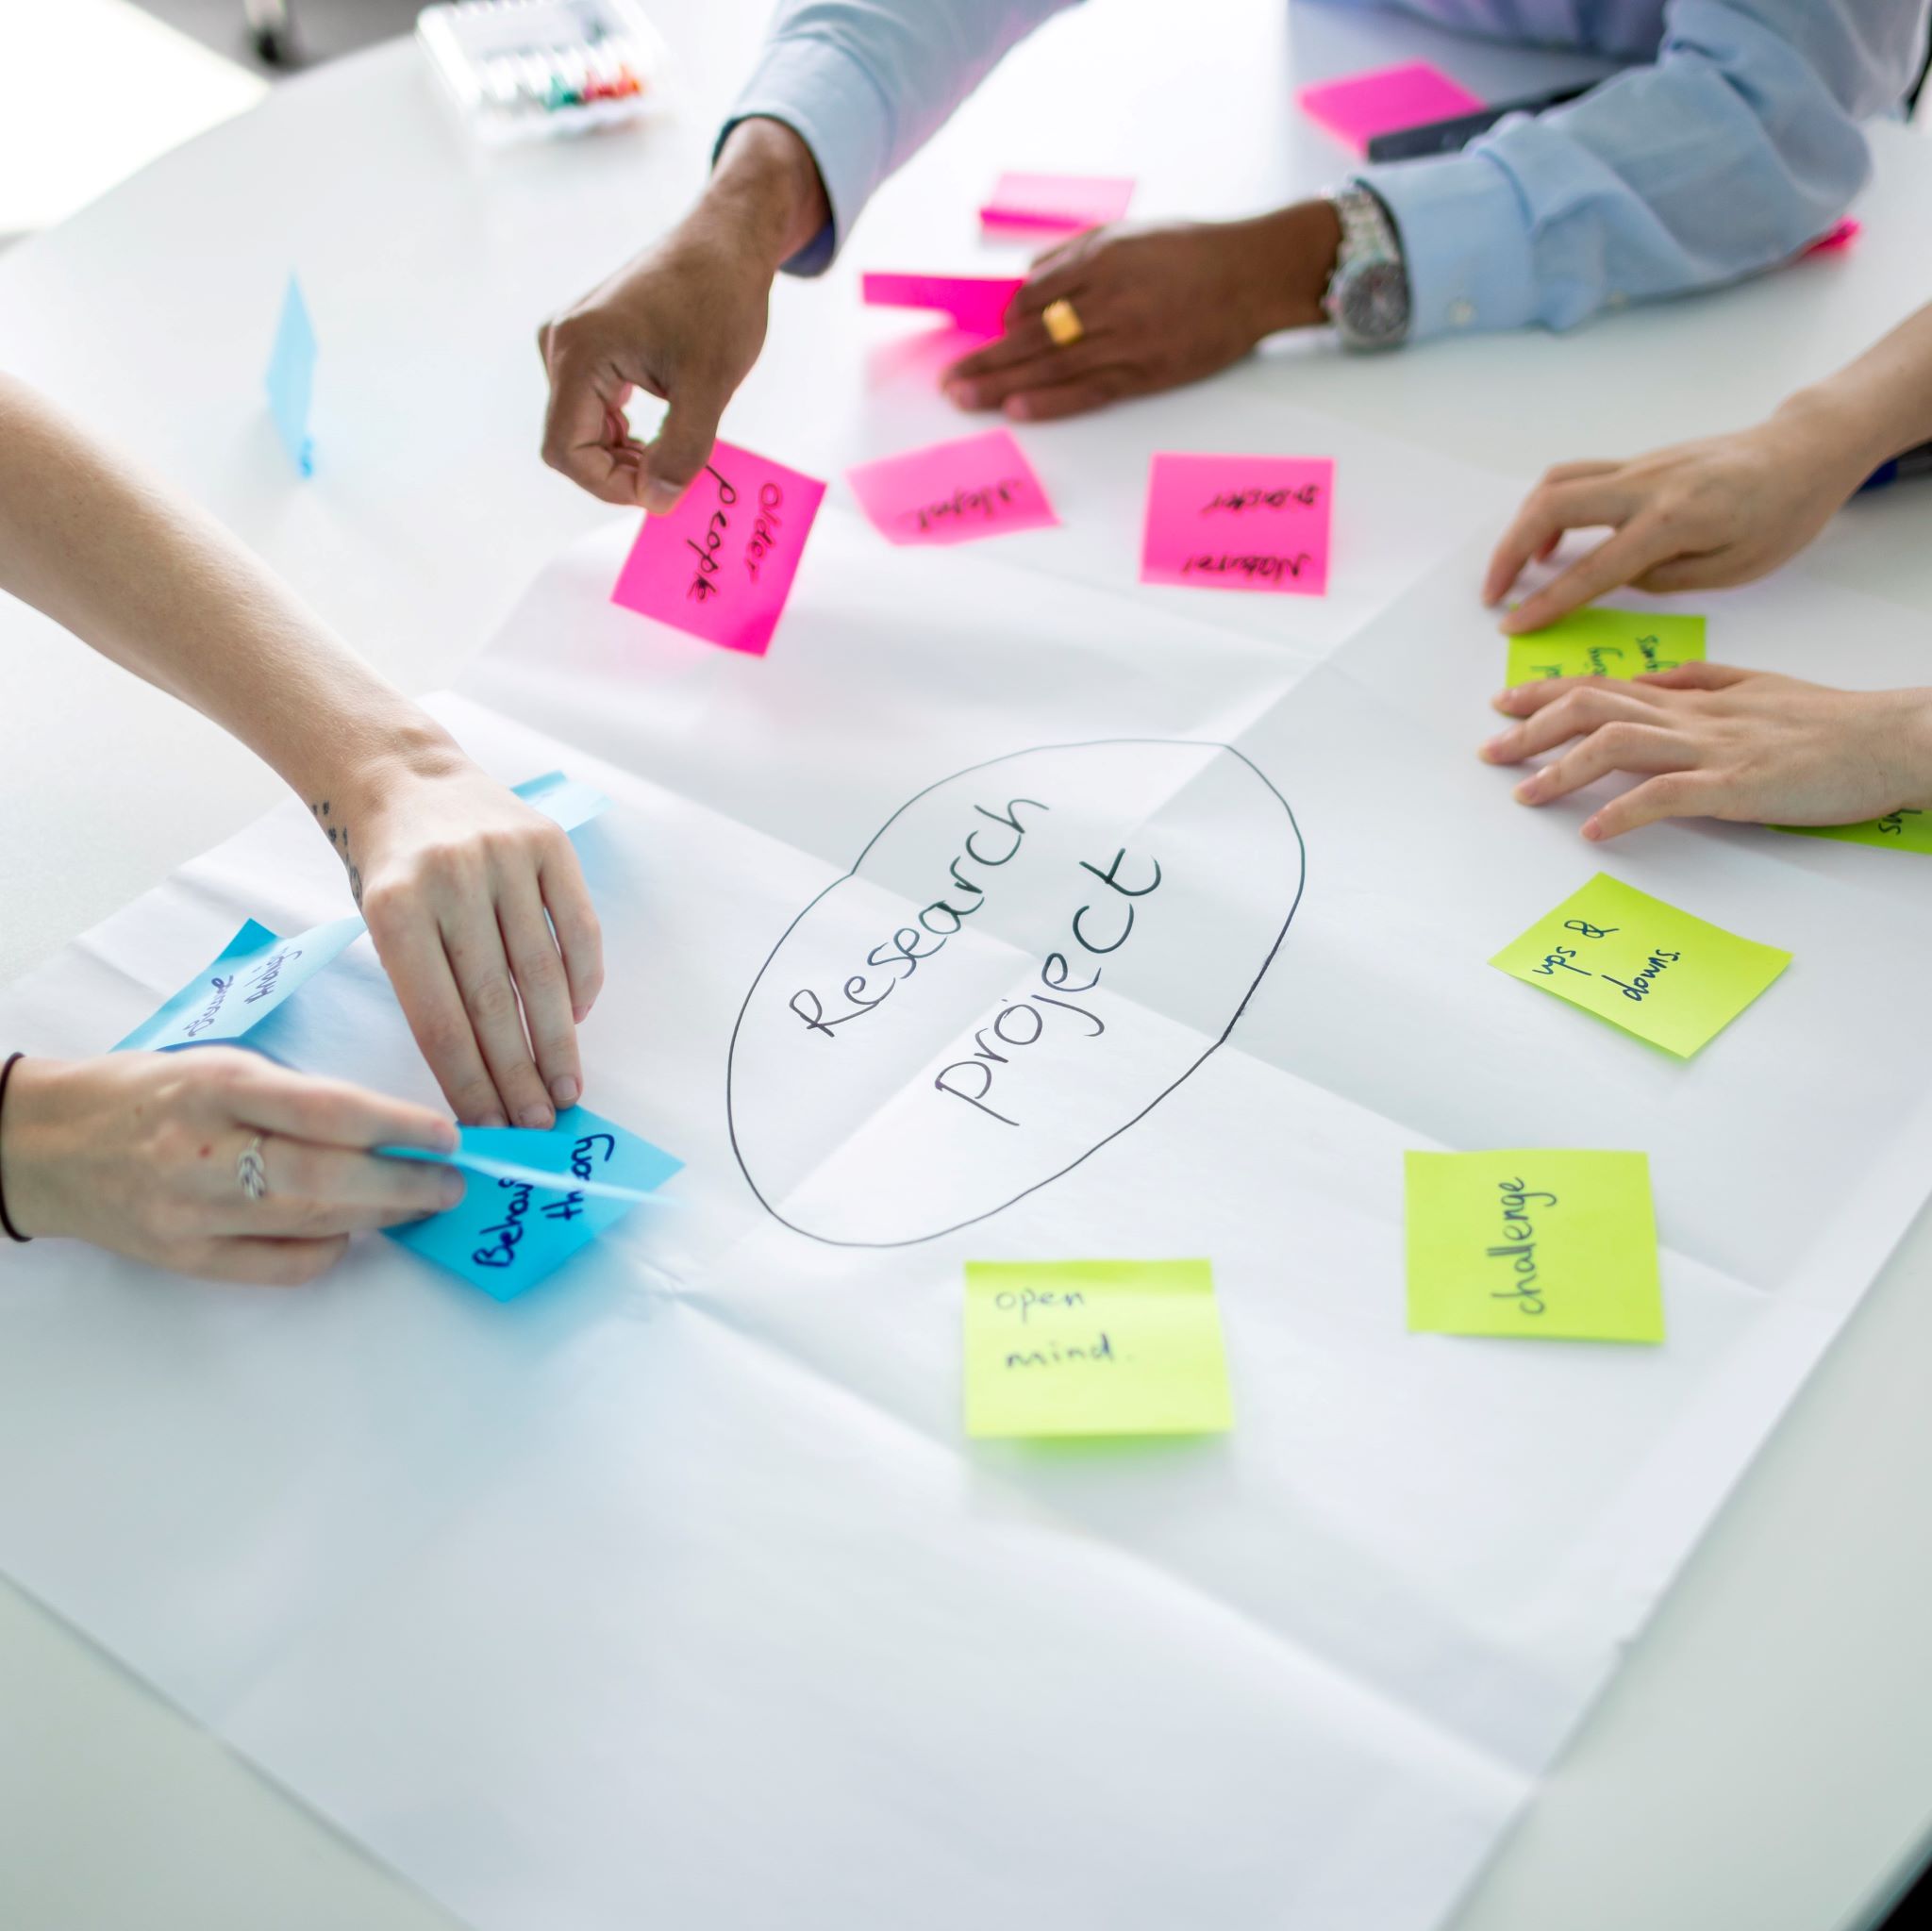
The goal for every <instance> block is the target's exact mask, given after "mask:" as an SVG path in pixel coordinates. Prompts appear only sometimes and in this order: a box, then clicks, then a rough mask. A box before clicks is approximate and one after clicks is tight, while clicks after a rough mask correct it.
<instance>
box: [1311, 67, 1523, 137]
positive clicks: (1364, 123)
mask: <svg viewBox="0 0 1932 1931" xmlns="http://www.w3.org/2000/svg"><path fill="white" fill-rule="evenodd" d="M1295 99H1296V101H1297V102H1299V103H1300V105H1301V109H1302V112H1303V113H1305V114H1307V116H1308V118H1309V119H1310V120H1313V121H1319V122H1320V123H1321V124H1322V125H1323V126H1324V127H1325V128H1327V130H1328V131H1329V133H1330V134H1332V135H1334V136H1335V137H1336V139H1337V140H1339V141H1346V142H1347V143H1348V145H1349V146H1350V147H1352V148H1354V150H1355V151H1356V153H1357V154H1366V153H1367V152H1368V147H1369V142H1370V141H1373V140H1374V138H1375V137H1376V135H1378V134H1395V133H1399V132H1400V131H1401V130H1402V129H1403V128H1405V127H1421V126H1423V125H1424V124H1425V123H1427V122H1430V121H1453V120H1456V119H1457V118H1458V117H1459V116H1461V115H1464V114H1476V113H1480V112H1481V111H1482V109H1483V108H1486V107H1487V106H1488V105H1489V103H1488V102H1487V101H1485V100H1483V99H1482V98H1481V97H1480V96H1479V95H1476V94H1473V93H1471V92H1470V91H1469V90H1468V89H1467V88H1466V87H1464V86H1462V85H1461V83H1460V82H1459V81H1454V80H1451V79H1450V77H1449V76H1448V75H1446V74H1444V73H1443V72H1442V70H1441V68H1440V67H1431V66H1430V65H1429V63H1428V62H1427V61H1426V60H1409V61H1407V62H1405V63H1404V64H1403V65H1401V66H1399V67H1378V68H1377V69H1375V71H1374V73H1372V74H1352V75H1349V77H1348V78H1347V79H1346V80H1330V81H1324V83H1323V84H1322V85H1321V86H1320V87H1305V88H1303V89H1302V90H1301V92H1299V93H1297V94H1296V95H1295Z"/></svg>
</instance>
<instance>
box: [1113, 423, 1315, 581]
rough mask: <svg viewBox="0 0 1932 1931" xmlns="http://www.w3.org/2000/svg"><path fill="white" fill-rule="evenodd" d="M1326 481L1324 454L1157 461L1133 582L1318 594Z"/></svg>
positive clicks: (1162, 458)
mask: <svg viewBox="0 0 1932 1931" xmlns="http://www.w3.org/2000/svg"><path fill="white" fill-rule="evenodd" d="M1334 479H1335V465H1334V463H1333V462H1331V461H1330V460H1329V459H1328V458H1326V457H1291V456H1177V455H1172V454H1169V455H1161V456H1157V457H1156V458H1154V465H1153V469H1152V471H1151V473H1150V474H1149V476H1148V481H1147V526H1146V531H1145V534H1144V536H1143V537H1142V540H1141V582H1142V583H1180V584H1191V585H1195V586H1199V587H1204V588H1208V589H1213V590H1258V591H1291V592H1294V593H1297V594H1300V595H1302V596H1311V597H1318V596H1321V595H1323V594H1324V592H1325V591H1326V590H1327V588H1328V524H1329V498H1330V495H1331V493H1332V491H1333V488H1334Z"/></svg>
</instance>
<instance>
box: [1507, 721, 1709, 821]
mask: <svg viewBox="0 0 1932 1931" xmlns="http://www.w3.org/2000/svg"><path fill="white" fill-rule="evenodd" d="M1695 761H1696V753H1695V751H1694V750H1693V749H1692V748H1691V745H1690V743H1689V742H1688V741H1686V740H1685V739H1684V738H1682V737H1680V736H1679V735H1678V734H1677V733H1676V732H1675V731H1672V730H1666V729H1665V728H1664V727H1663V726H1661V725H1659V724H1633V723H1629V722H1623V721H1620V722H1618V723H1616V724H1606V725H1604V727H1603V728H1602V729H1601V730H1598V731H1592V732H1591V734H1590V736H1589V737H1587V738H1586V739H1584V741H1582V743H1580V744H1577V745H1575V746H1574V747H1573V748H1572V749H1570V750H1568V751H1566V752H1565V753H1564V754H1563V755H1562V757H1558V758H1557V759H1555V760H1554V761H1553V762H1551V763H1549V764H1546V765H1544V766H1543V768H1542V769H1541V771H1534V772H1531V773H1530V774H1529V775H1528V776H1527V777H1526V778H1524V781H1523V782H1522V783H1521V784H1520V785H1518V786H1517V787H1516V798H1517V802H1518V803H1519V804H1523V805H1548V804H1551V803H1554V802H1555V800H1557V798H1567V797H1568V796H1569V795H1570V793H1571V792H1572V791H1581V790H1582V789H1583V788H1584V786H1585V785H1593V784H1594V783H1595V782H1596V781H1597V779H1598V778H1601V777H1607V776H1609V774H1611V773H1612V772H1615V771H1632V772H1645V773H1652V772H1669V771H1681V770H1683V769H1684V768H1685V767H1686V766H1689V765H1691V764H1694V762H1695Z"/></svg>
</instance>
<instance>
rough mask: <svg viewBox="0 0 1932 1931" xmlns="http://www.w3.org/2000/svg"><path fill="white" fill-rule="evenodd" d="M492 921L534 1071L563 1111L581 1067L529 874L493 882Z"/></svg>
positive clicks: (565, 983) (564, 975)
mask: <svg viewBox="0 0 1932 1931" xmlns="http://www.w3.org/2000/svg"><path fill="white" fill-rule="evenodd" d="M496 922H497V927H498V929H499V931H500V932H501V933H502V936H503V950H504V956H505V957H507V958H508V961H509V969H510V971H511V972H512V973H513V974H515V976H516V989H517V997H518V998H519V999H520V1000H521V1001H522V1002H523V1008H524V1025H525V1028H526V1029H527V1031H528V1033H529V1037H530V1047H531V1050H532V1052H533V1053H534V1055H535V1057H536V1061H537V1072H538V1074H539V1076H540V1077H541V1080H542V1082H543V1089H544V1090H545V1091H546V1092H547V1093H548V1094H549V1095H550V1099H551V1102H552V1104H553V1105H554V1106H555V1107H556V1108H557V1110H558V1112H559V1113H561V1112H564V1111H566V1110H567V1109H568V1108H570V1107H574V1106H575V1105H576V1103H577V1095H578V1094H579V1093H580V1092H582V1091H583V1088H584V1077H583V1069H582V1067H581V1066H580V1065H579V1063H578V1060H577V1029H576V1024H575V1020H574V1018H573V1016H572V1012H571V998H572V994H571V983H570V974H569V973H568V972H567V971H566V970H565V967H564V963H563V958H562V956H561V954H560V953H559V952H558V944H557V941H556V939H555V938H554V937H553V936H552V934H551V930H550V920H549V917H548V916H547V914H546V913H545V912H544V909H543V898H542V894H541V892H540V891H539V890H538V886H537V879H536V877H535V876H534V875H533V874H530V873H527V872H516V873H513V874H510V875H508V876H507V877H506V878H505V879H504V881H503V883H502V885H501V886H500V887H499V888H498V894H497V902H496Z"/></svg>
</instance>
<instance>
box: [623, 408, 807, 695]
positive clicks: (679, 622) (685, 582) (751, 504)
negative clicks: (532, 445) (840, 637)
mask: <svg viewBox="0 0 1932 1931" xmlns="http://www.w3.org/2000/svg"><path fill="white" fill-rule="evenodd" d="M824 493H825V486H824V484H823V483H821V482H819V481H818V480H817V479H816V478H815V477H812V476H806V475H801V474H799V473H798V472H797V471H796V470H789V469H787V468H786V467H785V466H784V464H783V463H777V462H773V461H772V460H771V459H770V458H767V457H762V456H754V455H753V454H752V452H751V451H750V450H748V449H738V448H735V447H734V446H733V445H732V444H731V443H729V442H720V443H719V444H718V445H717V446H716V447H715V448H714V449H713V450H712V451H711V459H710V461H709V462H708V463H707V464H706V465H705V467H704V468H703V470H701V471H700V472H699V474H698V478H697V481H696V482H694V483H693V484H692V485H691V488H690V489H689V490H687V491H685V492H684V500H683V501H682V502H681V503H679V504H678V506H677V508H675V509H674V510H673V511H672V512H671V513H670V515H668V516H647V517H645V519H644V526H643V528H642V529H641V530H640V531H639V532H638V540H637V541H636V542H635V543H633V544H632V545H631V552H630V555H629V556H628V557H627V558H625V565H624V569H623V570H622V571H621V572H620V573H619V574H618V578H617V588H616V589H615V590H614V591H611V593H610V601H611V602H612V603H614V604H622V605H623V606H624V607H625V608H626V609H629V610H636V611H637V612H639V614H640V615H641V616H645V617H655V618H657V619H658V622H659V623H660V624H670V625H671V626H672V627H673V628H674V629H676V630H684V631H688V632H689V633H690V634H691V636H692V637H702V638H703V639H704V640H705V641H706V642H708V643H717V644H723V645H724V648H725V649H726V650H741V651H746V652H749V653H750V654H751V655H752V656H754V657H763V656H764V654H765V651H766V650H767V648H768V647H769V646H770V644H771V641H772V633H773V631H774V630H775V629H776V628H777V625H778V617H779V614H780V612H782V611H783V609H784V608H785V599H786V598H787V597H788V596H790V595H791V579H792V577H793V576H794V575H795V574H797V571H798V559H799V556H800V553H801V552H802V551H803V550H804V548H805V540H806V538H807V537H808V535H809V534H810V533H811V525H812V519H813V518H814V517H815V516H816V515H817V514H818V511H819V502H820V499H821V498H822V497H823V496H824Z"/></svg>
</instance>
